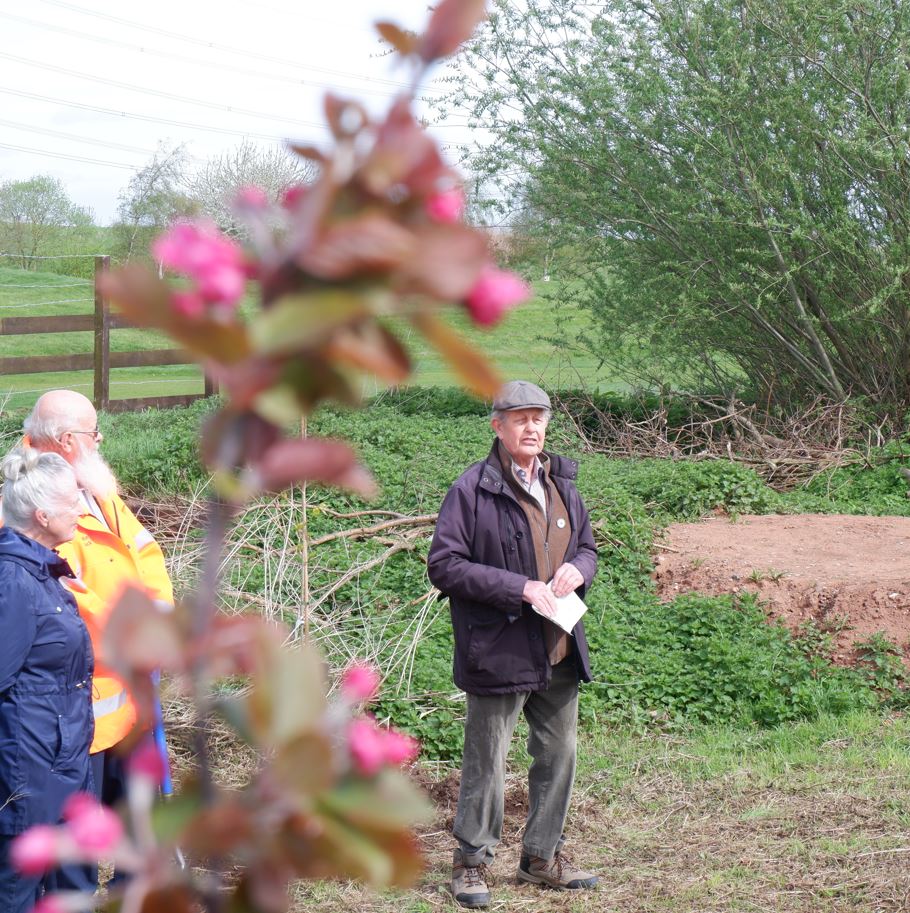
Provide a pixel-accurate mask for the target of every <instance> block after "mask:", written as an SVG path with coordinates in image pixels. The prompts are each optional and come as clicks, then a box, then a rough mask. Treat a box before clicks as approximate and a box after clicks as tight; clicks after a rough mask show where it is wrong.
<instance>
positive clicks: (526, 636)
mask: <svg viewBox="0 0 910 913" xmlns="http://www.w3.org/2000/svg"><path fill="white" fill-rule="evenodd" d="M547 455H548V456H549V458H550V479H551V480H552V481H553V483H554V484H555V485H556V488H557V490H558V491H559V494H560V497H561V498H562V500H563V503H564V504H565V505H566V510H567V511H568V513H569V524H570V525H571V527H572V536H571V538H570V540H569V546H568V548H567V549H566V556H565V560H566V561H570V562H571V563H572V564H574V565H575V566H576V567H577V568H578V570H579V571H581V574H582V576H583V577H584V581H585V582H584V584H583V585H582V586H581V587H579V588H578V590H577V593H578V595H579V596H581V597H584V594H585V591H586V590H587V588H588V587H589V586H590V585H591V581H592V580H593V578H594V574H595V572H596V570H597V548H596V546H595V545H594V535H593V533H592V532H591V523H590V521H589V520H588V512H587V510H586V509H585V506H584V504H583V503H582V501H581V496H580V495H579V494H578V489H576V487H575V484H574V479H575V478H576V477H577V476H578V463H577V462H576V461H575V460H569V459H566V458H565V457H560V456H556V455H555V454H547ZM427 568H428V572H429V576H430V581H431V582H432V583H433V585H434V586H436V587H437V588H438V589H439V590H441V591H442V592H443V593H444V594H445V595H446V596H448V597H449V601H450V605H451V610H452V627H453V629H454V632H455V661H454V675H455V684H456V685H457V686H458V687H459V688H461V689H462V690H463V691H467V692H469V693H471V694H510V693H513V692H518V691H540V690H543V689H545V688H547V687H548V685H549V683H550V662H549V659H548V658H547V651H546V646H545V644H544V636H543V622H542V619H541V617H540V616H539V615H538V614H537V613H536V612H535V611H534V610H533V609H532V608H531V606H530V605H528V603H526V602H523V601H522V592H523V590H524V586H525V583H527V581H528V580H529V579H532V580H533V579H536V578H537V560H536V558H535V557H534V543H533V542H532V540H531V532H530V529H529V527H528V520H527V516H526V515H525V512H524V510H522V508H521V505H520V504H519V503H518V499H517V498H516V497H515V494H514V492H513V491H512V489H511V487H510V485H509V484H508V482H506V481H504V480H503V477H502V467H501V465H500V462H499V458H498V456H497V447H496V442H494V444H493V449H492V450H491V452H490V455H489V456H488V457H487V458H486V459H485V460H481V461H480V462H479V463H475V464H474V465H473V466H471V467H470V468H469V469H467V470H466V471H465V472H464V473H463V474H462V475H461V476H460V477H459V478H458V479H457V480H456V481H455V484H454V485H452V487H451V488H450V489H449V492H448V494H447V495H446V497H445V500H444V501H443V502H442V507H441V508H440V510H439V520H438V521H437V523H436V533H435V535H434V536H433V544H432V545H431V546H430V554H429V557H428V559H427ZM572 633H573V635H574V637H573V640H574V642H575V647H576V649H575V650H574V656H575V661H576V662H577V664H578V675H579V678H580V679H581V680H582V681H585V682H589V681H591V667H590V662H589V659H588V643H587V641H586V640H585V630H584V624H583V622H579V623H578V624H577V625H576V626H575V629H574V631H573V632H572Z"/></svg>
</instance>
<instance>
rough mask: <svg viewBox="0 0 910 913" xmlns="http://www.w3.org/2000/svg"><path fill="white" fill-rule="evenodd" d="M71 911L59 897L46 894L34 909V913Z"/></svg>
mask: <svg viewBox="0 0 910 913" xmlns="http://www.w3.org/2000/svg"><path fill="white" fill-rule="evenodd" d="M70 909H71V907H69V906H67V904H65V903H64V902H63V901H62V900H61V899H60V898H59V897H58V896H57V895H55V894H45V895H44V897H41V898H39V899H38V902H37V903H36V904H35V906H33V907H32V913H69V911H70Z"/></svg>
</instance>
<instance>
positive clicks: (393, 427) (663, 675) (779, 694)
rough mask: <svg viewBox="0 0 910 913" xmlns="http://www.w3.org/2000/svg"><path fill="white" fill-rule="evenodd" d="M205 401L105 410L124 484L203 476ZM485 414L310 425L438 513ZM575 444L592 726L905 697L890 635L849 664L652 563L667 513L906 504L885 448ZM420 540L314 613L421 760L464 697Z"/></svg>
mask: <svg viewBox="0 0 910 913" xmlns="http://www.w3.org/2000/svg"><path fill="white" fill-rule="evenodd" d="M600 405H601V406H602V405H603V403H601V404H600ZM210 408H211V404H209V403H205V402H200V403H197V404H195V405H194V406H192V407H190V408H187V409H175V410H168V411H164V412H155V411H152V412H146V413H142V414H133V415H116V416H104V417H102V420H101V421H102V429H103V430H104V432H105V441H104V444H103V451H104V453H105V454H106V456H107V457H108V459H109V460H110V462H111V463H112V465H113V466H114V469H115V471H116V472H117V474H118V476H119V477H120V479H121V481H122V482H123V483H124V485H125V486H126V487H127V488H130V489H135V490H142V491H146V492H149V493H151V494H153V495H159V494H161V493H164V492H174V491H184V492H185V491H187V490H191V489H193V488H194V487H195V486H198V485H199V484H200V483H201V482H202V481H203V480H204V479H205V477H206V474H205V471H204V469H203V467H202V465H201V463H200V460H199V447H198V443H197V437H196V435H197V430H198V426H199V424H200V422H201V420H202V419H203V418H204V417H205V415H206V414H207V412H208V411H209V409H210ZM487 415H488V412H487V406H486V405H485V404H483V403H478V402H477V401H476V400H474V399H472V398H470V397H467V396H465V395H464V394H461V393H458V392H457V391H452V390H450V389H444V390H438V389H437V390H434V389H428V390H419V391H401V392H397V393H394V394H391V393H387V394H383V395H381V396H379V397H376V398H375V399H374V400H373V401H372V402H371V403H370V404H369V406H368V408H366V409H364V410H360V411H350V410H345V409H337V410H325V411H322V412H320V413H319V414H317V415H316V416H314V417H313V418H312V419H311V422H310V430H311V433H313V434H321V435H332V436H337V437H344V438H347V439H349V440H351V441H352V442H353V444H354V446H355V448H356V449H357V450H358V452H359V453H360V456H361V458H362V460H363V462H364V463H365V464H366V465H367V466H369V467H370V468H371V470H372V471H373V473H374V474H375V475H376V477H377V479H378V481H379V482H380V485H381V487H382V490H381V494H380V496H379V499H378V501H377V502H376V503H375V504H373V505H369V506H370V507H372V508H382V509H385V510H389V511H399V512H401V513H407V514H421V513H432V512H435V511H436V510H438V508H439V504H440V501H441V500H442V497H443V495H444V494H445V492H446V490H447V489H448V487H449V486H450V485H451V484H452V482H453V481H454V479H455V478H456V477H457V476H458V475H459V474H460V473H461V472H462V471H464V469H465V468H466V467H467V466H469V465H470V464H471V463H473V462H474V461H476V460H480V459H483V458H484V457H485V456H486V454H487V452H488V451H489V447H490V443H491V441H492V433H491V430H490V427H489V423H488V420H487ZM22 417H23V416H22V415H14V416H10V415H4V416H2V417H0V441H3V442H4V443H5V444H6V445H7V446H9V445H11V444H12V443H14V442H15V440H16V437H17V435H18V433H19V429H20V427H21V421H22ZM556 422H557V424H556V425H554V432H555V431H558V432H559V437H560V439H562V440H567V441H569V442H571V441H572V440H573V438H572V437H571V433H570V431H569V430H567V429H566V428H565V427H563V426H562V425H561V424H558V422H559V419H558V418H557V419H556ZM553 437H554V439H555V438H556V437H557V435H556V434H554V435H553ZM570 449H571V448H570ZM569 455H572V456H575V457H578V458H579V459H580V461H581V468H580V475H579V480H578V485H579V489H580V491H581V493H582V496H583V497H584V499H585V502H586V503H587V505H588V507H589V509H590V512H591V519H592V525H593V528H594V532H595V536H596V538H597V541H598V544H599V547H600V571H599V575H598V578H597V580H596V582H595V586H594V587H593V588H592V590H591V593H590V594H589V613H588V617H587V622H586V627H587V633H588V639H589V641H590V644H591V654H592V660H593V667H594V673H595V679H596V682H595V683H594V684H593V685H592V686H590V687H587V688H585V689H583V691H582V698H581V707H580V717H581V720H582V725H588V726H594V725H602V723H603V722H604V721H605V720H607V721H610V722H621V723H624V724H629V723H632V724H635V725H641V726H651V725H659V726H664V727H677V726H685V725H688V724H690V723H692V722H704V723H711V724H716V723H733V724H738V725H748V726H755V725H760V726H773V725H775V724H777V723H780V722H783V721H786V720H794V719H812V718H814V717H816V716H818V715H819V714H823V713H844V712H848V711H852V710H855V709H858V708H868V707H872V706H876V705H878V704H888V705H895V704H901V703H903V702H904V701H905V693H906V692H905V690H904V689H905V685H906V681H905V678H904V675H903V669H902V666H901V665H900V660H899V658H898V657H897V656H896V655H895V653H894V648H893V646H892V645H889V644H886V643H884V642H883V641H881V640H876V639H874V638H873V639H872V640H870V641H869V643H868V644H867V645H866V647H867V649H866V656H865V660H864V662H863V663H862V664H861V665H860V666H859V667H858V668H857V669H852V670H851V669H842V668H839V667H836V666H834V665H832V664H831V663H830V662H829V661H828V658H827V655H826V650H825V643H826V641H825V638H824V636H823V635H824V632H818V631H816V632H813V631H810V630H806V631H803V632H802V634H801V636H798V637H796V638H794V637H793V636H791V635H790V634H789V633H788V632H787V631H786V630H784V629H783V628H781V627H780V626H778V625H772V624H768V622H767V621H766V618H765V614H764V612H763V610H762V608H761V606H760V605H758V604H757V603H756V602H755V601H754V600H753V599H751V598H740V599H736V598H733V597H720V598H714V597H704V596H683V597H680V598H677V599H675V600H673V601H672V602H669V603H663V604H662V603H659V602H658V600H657V598H656V596H655V593H654V586H653V583H652V581H651V576H650V575H651V573H652V570H653V562H652V557H651V552H652V543H653V538H654V535H655V531H656V530H658V529H659V528H660V527H662V526H663V525H665V524H666V523H669V522H671V521H674V520H690V519H695V518H697V517H699V516H702V515H704V514H707V513H710V512H712V511H716V510H723V511H725V512H727V513H730V514H736V513H761V512H768V511H781V512H793V511H797V510H804V509H806V508H807V507H809V508H811V509H813V510H819V511H826V512H835V511H836V512H847V513H854V512H860V511H862V512H869V513H884V512H893V513H905V514H906V513H908V512H910V499H908V498H907V496H906V491H907V485H906V482H905V481H904V479H903V478H902V477H901V476H900V473H899V472H898V470H897V466H898V465H899V460H898V459H897V457H899V454H898V453H896V452H894V451H893V448H892V449H890V450H885V451H883V452H881V453H877V454H873V466H872V468H863V467H860V466H852V467H845V468H842V469H838V470H834V471H832V472H830V473H827V474H825V475H823V476H820V477H818V478H816V479H815V480H813V481H812V482H811V483H810V484H809V485H808V486H807V487H806V488H805V489H802V490H798V491H795V492H790V493H787V494H779V493H776V492H774V491H772V490H771V489H770V488H768V487H767V486H766V485H765V484H764V483H763V482H762V480H761V479H760V478H759V477H758V476H757V475H756V474H755V473H754V472H752V471H751V470H749V469H747V468H745V467H743V466H742V465H738V464H733V463H729V462H724V461H701V462H693V461H689V462H687V461H668V460H653V459H649V460H617V459H609V458H607V457H604V456H600V455H592V454H584V453H580V452H576V453H570V454H569ZM876 461H877V462H876ZM309 499H310V500H309V503H310V511H309V514H308V522H309V531H310V535H311V537H316V536H320V535H324V534H327V533H331V532H334V531H337V530H341V529H345V528H353V527H356V526H360V525H363V523H364V522H365V519H364V518H363V517H359V518H358V517H351V518H347V519H344V518H338V517H336V516H335V515H334V513H333V512H341V513H345V512H355V511H358V510H362V509H363V508H364V507H366V505H364V504H363V503H362V502H360V501H358V500H357V499H356V498H353V497H351V496H349V495H347V494H345V493H343V492H338V491H331V490H325V489H318V488H313V489H312V490H311V492H310V495H309ZM366 522H368V521H366ZM275 535H277V533H275ZM282 535H284V536H286V537H287V543H288V545H289V546H290V547H291V548H293V547H294V545H295V544H296V542H297V539H298V535H299V533H298V530H297V529H295V528H294V527H293V524H292V525H291V527H290V528H287V529H285V531H284V533H283V534H282ZM258 544H259V545H260V546H261V545H267V544H268V543H265V542H260V543H258ZM386 547H387V546H386V544H384V543H383V542H381V541H379V540H378V539H377V538H376V537H374V538H368V539H341V540H336V541H335V542H332V543H329V544H326V545H324V546H319V548H318V552H315V553H314V558H313V562H312V565H311V586H312V589H313V591H314V592H317V593H318V592H319V591H320V590H322V589H324V588H325V587H327V586H328V585H330V584H332V583H334V582H336V581H337V580H338V577H339V576H340V575H341V574H343V573H344V572H345V571H346V570H347V569H348V568H350V567H351V566H352V565H353V564H356V563H363V562H366V561H369V560H372V559H375V558H377V557H381V556H382V555H383V553H384V550H385V549H386ZM427 547H428V546H427V542H426V540H421V541H419V542H417V543H416V545H415V548H414V549H413V550H412V551H402V552H399V553H397V554H395V555H394V556H392V557H391V558H389V559H388V560H386V561H383V562H380V563H378V564H376V565H375V566H374V567H372V568H371V569H369V570H367V571H365V572H363V573H362V574H361V575H360V576H359V577H357V578H354V579H352V580H350V581H349V582H348V583H346V584H345V585H344V586H342V587H341V588H339V589H338V591H337V592H336V593H335V594H334V598H332V599H330V600H328V601H327V602H326V603H324V604H323V605H322V606H321V608H320V609H319V610H318V612H319V615H320V617H319V618H317V619H316V622H317V623H316V624H315V628H316V629H317V630H318V631H320V632H322V633H321V634H320V636H321V637H322V645H323V649H324V650H325V651H326V653H327V654H328V656H329V658H330V660H332V661H333V662H334V664H335V665H336V666H337V665H341V664H343V662H344V661H345V659H346V658H350V657H355V656H374V657H377V658H378V660H379V662H380V665H381V666H382V668H383V669H384V671H386V673H387V674H388V675H387V683H386V687H385V690H384V691H383V693H382V695H381V696H380V701H379V703H378V704H377V707H376V710H377V715H378V716H379V717H380V718H386V717H388V718H391V719H393V720H394V721H395V723H396V724H397V725H399V726H402V727H403V728H405V729H407V730H408V731H410V732H412V733H413V734H414V735H416V736H418V737H419V738H420V739H421V740H422V741H423V744H424V751H425V753H426V754H427V755H428V756H430V757H438V758H457V757H458V755H459V753H460V750H461V739H462V719H463V712H464V699H463V696H462V695H460V694H459V693H458V692H457V690H456V689H455V687H454V685H453V683H452V678H451V664H452V650H453V646H452V635H451V625H450V623H449V620H448V604H447V603H446V602H445V601H444V600H443V601H430V602H428V601H427V599H426V598H425V597H426V595H427V593H428V592H429V589H430V588H429V583H428V581H427V579H426V568H425V561H424V559H425V555H426V550H427ZM255 554H256V553H255V552H252V551H251V552H249V553H244V554H243V555H239V556H238V557H237V558H236V560H235V561H234V562H233V564H232V567H231V568H230V569H229V573H230V574H231V575H232V577H231V579H232V580H233V581H235V582H236V583H237V584H238V585H240V584H242V586H243V588H244V590H245V592H247V593H249V594H251V595H254V596H261V595H262V594H263V593H264V592H265V591H266V588H267V587H268V586H275V580H274V579H270V578H269V575H268V574H267V573H266V572H265V569H264V567H263V565H262V561H261V560H260V559H259V558H256V557H244V555H250V556H254V555H255ZM294 567H295V572H294V573H292V572H290V571H289V569H288V568H285V569H284V571H283V572H282V573H283V574H284V578H285V579H283V580H281V581H279V582H278V583H279V589H280V592H279V596H280V602H281V604H282V605H284V606H285V613H286V618H285V620H286V621H288V622H291V623H293V621H294V620H295V618H296V612H297V607H298V605H299V576H298V575H297V574H296V564H294Z"/></svg>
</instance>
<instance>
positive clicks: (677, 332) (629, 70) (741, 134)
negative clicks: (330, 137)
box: [456, 0, 910, 409]
mask: <svg viewBox="0 0 910 913" xmlns="http://www.w3.org/2000/svg"><path fill="white" fill-rule="evenodd" d="M908 44H910V4H906V3H900V2H898V0H863V2H862V3H859V2H855V0H798V2H797V0H608V2H606V3H603V4H591V3H581V2H573V0H528V2H525V3H523V4H521V5H520V6H518V5H515V4H511V3H508V2H503V0H500V2H499V3H498V5H497V11H496V13H495V14H494V15H493V16H492V17H491V19H490V22H489V23H488V25H487V27H486V28H485V29H484V31H483V32H482V33H481V35H480V36H479V37H478V38H477V39H476V40H475V42H474V43H473V44H472V45H471V47H470V48H469V49H468V50H467V51H466V52H465V54H464V55H463V57H462V67H461V71H460V72H461V76H460V79H459V83H458V90H457V92H456V101H457V102H458V103H459V104H460V106H461V107H462V109H463V110H465V111H467V113H468V116H469V118H470V120H471V121H472V123H475V124H480V125H483V126H485V127H487V128H488V129H490V130H491V131H493V134H494V136H495V141H494V142H493V143H492V144H491V145H490V146H488V147H487V150H486V151H483V150H481V151H479V152H477V153H475V154H474V155H473V162H472V165H473V168H474V169H475V171H476V172H477V173H478V174H479V175H482V176H483V179H484V181H486V182H487V183H489V182H491V181H492V182H497V183H499V184H500V186H501V187H502V188H504V190H505V192H506V195H507V196H508V197H509V198H511V199H513V200H517V201H520V203H521V205H522V208H523V211H524V212H530V213H533V214H535V215H536V219H537V224H538V226H539V227H540V230H541V232H542V233H543V234H544V235H545V236H546V237H547V239H549V241H550V243H551V244H553V245H556V246H559V247H560V248H561V250H562V251H563V252H564V254H566V257H565V261H566V262H567V263H568V264H570V265H571V268H572V269H573V272H574V274H575V275H576V276H577V277H579V279H580V280H581V281H580V282H579V283H576V285H575V287H577V288H581V290H582V291H581V295H582V297H583V299H584V301H585V302H586V304H587V305H588V306H590V307H591V308H592V309H593V310H594V311H595V313H596V314H597V316H598V317H599V321H598V323H599V326H600V328H601V331H602V338H601V339H600V341H599V345H600V347H601V350H602V352H604V353H605V354H607V355H610V353H614V352H620V351H622V352H625V353H626V365H627V366H628V367H630V368H635V367H636V366H637V367H639V368H641V367H642V365H643V364H646V365H647V366H649V367H650V368H651V369H653V370H652V372H651V374H652V376H653V375H654V374H657V375H658V376H659V375H660V374H663V375H664V376H668V372H670V371H675V372H679V371H680V370H683V369H685V370H688V371H697V372H698V374H699V375H700V379H701V380H702V381H703V382H709V383H710V384H711V385H712V386H718V385H733V384H738V385H739V386H740V388H742V387H743V386H744V385H748V386H749V387H751V388H752V389H753V390H754V391H756V392H760V393H761V394H762V395H772V396H774V397H775V398H778V399H783V398H787V399H790V400H792V399H794V398H796V399H805V398H809V397H814V396H818V395H823V396H825V397H834V398H840V397H843V396H846V395H855V396H862V397H865V398H866V399H867V400H868V401H870V402H873V403H875V404H877V405H881V406H885V407H891V406H896V407H898V408H900V409H904V408H906V407H907V406H908V405H910V372H908V369H910V309H908V304H910V244H908V234H910V208H908V205H910V204H908V201H910V159H908V151H910V53H908ZM499 196H500V198H502V196H503V194H502V193H500V194H499ZM566 262H564V264H563V267H564V269H567V268H568V266H567V265H566ZM630 340H632V341H634V343H635V345H631V346H630V345H629V342H630ZM643 343H644V348H642V344H643ZM630 352H631V353H635V354H633V355H630V354H629V353H630ZM636 361H637V365H636ZM677 376H678V374H677Z"/></svg>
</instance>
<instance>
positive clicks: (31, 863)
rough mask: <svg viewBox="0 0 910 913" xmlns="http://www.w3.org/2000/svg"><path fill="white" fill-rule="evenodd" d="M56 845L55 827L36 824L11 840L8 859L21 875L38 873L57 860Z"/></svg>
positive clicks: (57, 841) (57, 842)
mask: <svg viewBox="0 0 910 913" xmlns="http://www.w3.org/2000/svg"><path fill="white" fill-rule="evenodd" d="M58 846H59V840H58V835H57V828H55V827H51V826H50V825H49V824H38V825H35V827H30V828H29V829H28V830H27V831H23V832H22V833H21V834H20V835H19V836H18V837H16V839H15V840H13V843H12V846H11V847H10V854H9V855H10V861H11V862H12V864H13V868H14V869H17V870H18V871H19V872H21V873H22V874H23V875H40V874H42V873H43V872H46V871H47V870H48V869H50V868H52V867H53V866H54V865H55V864H56V863H57V862H58V856H59V852H58Z"/></svg>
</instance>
